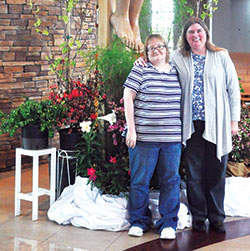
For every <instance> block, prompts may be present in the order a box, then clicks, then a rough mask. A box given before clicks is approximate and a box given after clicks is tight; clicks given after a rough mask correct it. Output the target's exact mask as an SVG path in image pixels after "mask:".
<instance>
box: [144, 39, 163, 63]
mask: <svg viewBox="0 0 250 251" xmlns="http://www.w3.org/2000/svg"><path fill="white" fill-rule="evenodd" d="M166 56H167V49H166V46H165V44H164V43H163V42H162V41H161V40H160V39H158V38H151V39H150V40H149V41H148V59H149V61H150V62H151V63H152V64H153V65H154V64H157V63H159V62H165V61H166Z"/></svg>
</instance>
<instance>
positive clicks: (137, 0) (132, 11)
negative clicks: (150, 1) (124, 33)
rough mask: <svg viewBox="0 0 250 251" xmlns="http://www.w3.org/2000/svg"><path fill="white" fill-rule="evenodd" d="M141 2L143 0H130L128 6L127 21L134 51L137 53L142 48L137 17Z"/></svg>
mask: <svg viewBox="0 0 250 251" xmlns="http://www.w3.org/2000/svg"><path fill="white" fill-rule="evenodd" d="M143 1H144V0H131V1H130V6H129V21H130V25H131V29H132V31H133V34H134V39H135V50H136V51H137V52H142V51H143V47H144V45H143V43H142V42H141V35H140V27H139V17H140V12H141V7H142V4H143Z"/></svg>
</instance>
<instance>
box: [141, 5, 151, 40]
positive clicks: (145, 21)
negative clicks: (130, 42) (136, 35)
mask: <svg viewBox="0 0 250 251" xmlns="http://www.w3.org/2000/svg"><path fill="white" fill-rule="evenodd" d="M139 27H140V33H141V40H142V42H143V43H144V41H145V40H146V37H147V36H148V34H151V33H152V0H144V2H143V5H142V9H141V13H140V18H139Z"/></svg>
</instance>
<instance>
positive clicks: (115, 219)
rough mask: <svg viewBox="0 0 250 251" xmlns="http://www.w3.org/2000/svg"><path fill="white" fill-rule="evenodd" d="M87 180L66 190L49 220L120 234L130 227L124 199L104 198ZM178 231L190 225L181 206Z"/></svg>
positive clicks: (154, 196)
mask: <svg viewBox="0 0 250 251" xmlns="http://www.w3.org/2000/svg"><path fill="white" fill-rule="evenodd" d="M87 182H88V179H87V178H81V177H79V176H78V177H76V181H75V184H74V185H71V186H68V187H66V188H65V189H64V190H63V192H62V194H61V196H60V198H59V199H58V200H57V201H56V202H55V203H54V204H53V205H52V206H51V207H50V209H49V211H48V217H49V219H50V220H52V221H56V222H57V223H58V224H72V225H73V226H77V227H85V228H88V229H91V230H109V231H121V230H127V229H128V228H129V226H130V224H129V221H128V212H127V199H126V198H125V197H118V196H111V195H101V194H100V192H99V190H98V189H97V188H93V189H92V190H91V186H90V185H87ZM158 197H159V193H156V192H155V193H151V194H150V209H151V211H152V217H153V222H156V221H157V219H158V218H159V212H158ZM178 216H179V222H178V229H183V228H185V227H189V226H190V225H191V220H190V215H189V214H188V209H187V207H186V206H185V205H184V204H183V203H181V207H180V210H179V214H178Z"/></svg>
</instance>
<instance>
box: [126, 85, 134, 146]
mask: <svg viewBox="0 0 250 251" xmlns="http://www.w3.org/2000/svg"><path fill="white" fill-rule="evenodd" d="M135 96H136V92H134V91H132V90H130V89H129V88H127V87H125V89H124V93H123V98H124V109H125V118H126V123H127V127H128V133H127V136H126V144H127V146H128V147H131V148H134V147H135V145H136V131H135V119H134V100H135Z"/></svg>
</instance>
